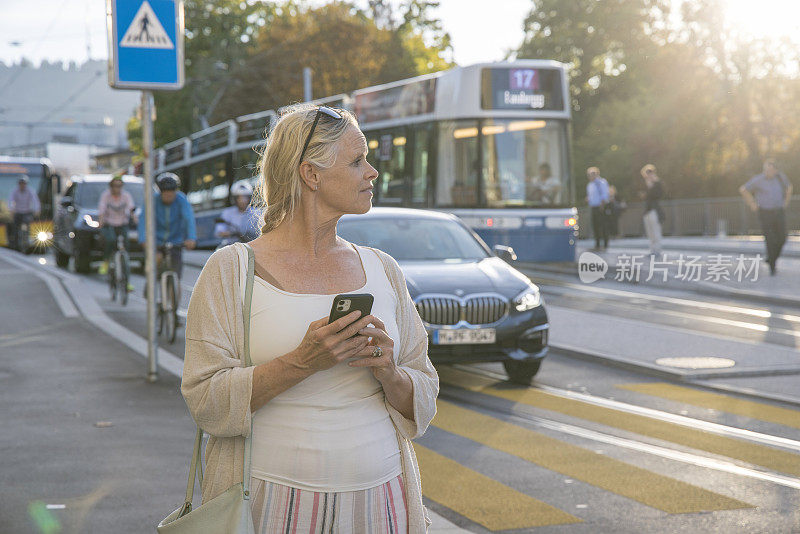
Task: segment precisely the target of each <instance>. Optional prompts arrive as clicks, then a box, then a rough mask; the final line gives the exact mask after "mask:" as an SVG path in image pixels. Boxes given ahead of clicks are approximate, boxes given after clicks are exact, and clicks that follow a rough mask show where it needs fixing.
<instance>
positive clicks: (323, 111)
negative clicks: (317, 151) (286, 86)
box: [300, 106, 342, 163]
mask: <svg viewBox="0 0 800 534" xmlns="http://www.w3.org/2000/svg"><path fill="white" fill-rule="evenodd" d="M322 115H325V116H326V117H328V118H331V119H333V120H336V121H339V120H342V114H341V113H339V112H338V111H336V110H335V109H331V108H329V107H327V106H320V107H318V108H317V114H316V115H315V116H314V124H312V125H311V130H310V131H309V132H308V137H306V142H305V144H304V145H303V151H302V152H300V163H303V156H305V155H306V150H308V144H309V143H310V142H311V137H312V136H313V135H314V130H315V129H316V127H317V123H318V122H319V119H320V117H321V116H322Z"/></svg>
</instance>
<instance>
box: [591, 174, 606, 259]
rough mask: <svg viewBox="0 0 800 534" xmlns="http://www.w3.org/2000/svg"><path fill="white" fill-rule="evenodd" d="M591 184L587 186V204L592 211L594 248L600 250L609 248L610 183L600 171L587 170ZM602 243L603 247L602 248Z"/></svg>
mask: <svg viewBox="0 0 800 534" xmlns="http://www.w3.org/2000/svg"><path fill="white" fill-rule="evenodd" d="M586 176H587V177H588V178H589V183H587V184H586V202H587V203H588V204H589V208H590V209H591V210H592V233H593V234H594V246H595V248H596V249H598V250H605V249H607V248H608V224H606V214H605V205H606V204H607V203H608V201H609V198H610V197H609V195H608V182H607V181H606V180H605V178H603V177H602V176H600V169H598V168H597V167H589V168H588V169H586ZM601 243H602V247H601Z"/></svg>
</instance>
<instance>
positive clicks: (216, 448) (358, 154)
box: [181, 105, 439, 534]
mask: <svg viewBox="0 0 800 534" xmlns="http://www.w3.org/2000/svg"><path fill="white" fill-rule="evenodd" d="M366 155H367V142H366V139H365V137H364V135H363V133H361V130H359V128H358V123H357V122H356V119H355V117H354V116H353V115H352V114H351V113H349V112H347V111H344V110H338V109H332V108H327V107H316V106H309V105H300V106H296V107H294V108H290V109H289V110H288V111H287V112H285V113H284V114H282V115H281V117H280V118H279V120H278V122H277V124H276V126H275V128H274V129H273V131H272V133H271V134H270V136H269V139H268V140H267V146H266V148H265V150H264V153H263V155H262V158H261V162H260V164H259V167H260V184H259V189H260V194H259V195H258V197H259V198H261V199H264V201H265V202H266V205H267V209H266V211H265V212H264V225H263V227H262V235H261V236H260V237H258V238H256V239H255V240H253V241H251V242H250V243H248V244H244V243H235V244H233V245H229V246H226V247H223V248H221V249H220V250H218V251H216V252H215V253H214V254H213V255H212V256H211V257H210V258H209V260H208V262H207V263H206V265H205V267H204V268H203V270H202V272H201V274H200V277H199V278H198V280H197V283H196V285H195V287H194V291H193V293H192V298H191V301H190V304H189V310H188V314H187V321H186V322H187V325H186V355H185V360H184V370H183V380H182V384H181V391H182V393H183V396H184V398H185V399H186V403H187V405H188V407H189V410H190V412H191V414H192V416H193V417H194V419H195V421H196V422H197V424H198V425H199V426H200V427H201V428H202V429H204V430H205V431H206V432H208V433H209V434H210V437H209V441H208V445H207V447H206V471H205V478H204V480H203V484H202V491H203V503H206V502H208V501H209V500H210V499H212V498H214V497H216V496H218V495H221V494H222V493H223V492H225V491H226V490H227V489H228V488H229V487H231V486H232V485H234V484H237V483H239V482H240V481H241V476H242V471H243V469H244V444H245V437H246V436H248V435H251V445H252V448H251V451H252V454H251V470H250V473H249V474H250V477H251V482H252V483H251V486H250V496H251V499H250V504H251V510H252V514H253V521H254V524H255V530H256V532H259V533H267V532H270V533H271V532H290V531H291V532H317V531H319V529H320V528H321V529H322V530H324V531H325V532H328V531H332V532H333V531H335V532H366V531H370V532H375V533H379V534H382V533H389V532H397V533H399V532H409V533H412V534H418V533H419V534H421V533H424V532H425V530H426V523H428V521H427V517H426V514H425V507H424V506H423V503H422V490H421V484H420V479H419V468H418V465H417V461H416V457H415V455H414V449H413V447H412V446H411V442H410V440H411V439H413V438H416V437H418V436H420V435H422V433H424V432H425V430H426V428H427V427H428V424H429V423H430V421H431V419H432V418H433V415H434V413H435V411H436V396H437V394H438V390H439V380H438V376H437V374H436V371H435V369H434V368H433V365H432V364H431V362H430V359H429V358H428V338H427V334H426V331H425V327H424V326H423V323H422V321H421V319H420V317H419V314H418V313H417V311H416V308H415V306H414V303H413V301H412V300H411V298H410V296H409V293H408V290H407V288H406V283H405V279H404V278H403V274H402V271H401V270H400V268H399V266H398V264H397V262H396V261H395V260H394V259H393V258H391V257H390V256H388V255H387V254H386V253H384V252H381V251H379V250H375V249H372V248H368V247H361V246H356V245H353V244H352V243H349V242H347V241H345V240H344V239H342V238H341V237H339V236H338V235H337V233H336V229H337V221H338V220H339V218H340V217H341V216H342V215H344V214H348V213H349V214H362V213H366V212H367V211H369V209H370V208H371V205H372V184H373V181H374V180H375V179H376V178H377V176H378V173H377V171H376V170H375V168H374V167H372V166H371V165H370V164H369V163H368V162H367V160H366ZM248 247H250V248H251V249H252V252H253V255H254V258H255V274H256V277H255V283H254V284H253V288H252V309H251V312H250V321H251V323H250V329H249V332H250V355H251V359H252V363H253V365H252V366H249V367H245V366H244V364H243V358H244V356H243V353H244V320H243V317H242V304H243V293H244V282H245V279H246V273H247V258H248V254H249V251H248ZM341 293H370V294H372V295H373V296H374V304H373V307H372V312H371V314H370V315H365V316H363V317H361V316H359V313H358V312H354V313H350V314H349V315H347V316H345V317H343V318H341V319H339V320H337V321H335V322H333V323H331V324H328V316H329V312H330V310H331V306H332V304H333V301H334V297H335V296H336V295H337V294H341ZM369 325H372V326H369ZM251 424H252V427H251ZM251 428H252V434H251ZM286 507H290V508H291V510H292V513H289V514H287V513H286Z"/></svg>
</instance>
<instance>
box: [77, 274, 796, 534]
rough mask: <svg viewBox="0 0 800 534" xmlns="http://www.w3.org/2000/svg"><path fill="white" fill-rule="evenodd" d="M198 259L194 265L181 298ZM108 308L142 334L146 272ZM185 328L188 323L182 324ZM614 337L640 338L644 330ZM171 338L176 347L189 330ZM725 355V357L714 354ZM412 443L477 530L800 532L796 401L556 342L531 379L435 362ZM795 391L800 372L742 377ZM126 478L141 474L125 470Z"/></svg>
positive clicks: (656, 316)
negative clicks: (579, 356)
mask: <svg viewBox="0 0 800 534" xmlns="http://www.w3.org/2000/svg"><path fill="white" fill-rule="evenodd" d="M198 273H199V271H198V269H196V268H193V267H189V266H187V267H185V271H184V278H183V282H184V294H183V296H182V306H183V307H185V306H186V305H187V303H188V297H189V294H190V289H191V285H192V284H193V282H194V280H196V277H197V275H198ZM87 278H88V279H89V280H90V281H91V283H90V287H91V291H92V294H93V295H96V298H97V301H98V303H99V304H100V305H101V307H102V308H103V309H104V311H106V313H107V314H108V315H109V316H110V317H112V318H113V319H115V320H116V321H118V322H119V323H121V324H123V325H124V326H125V327H127V328H129V329H131V330H132V331H134V332H136V333H138V334H139V335H144V334H145V332H146V329H145V321H144V319H143V316H142V315H143V314H142V310H143V300H142V299H141V298H140V297H139V296H140V295H141V294H142V291H141V288H142V285H143V280H142V277H141V276H136V277H134V285H136V286H137V291H136V295H139V296H136V297H134V298H132V299H131V302H130V303H129V305H128V307H126V308H122V307H120V306H119V305H117V304H114V303H111V302H109V301H108V297H107V295H105V294H104V292H105V287H104V283H103V280H102V278H101V277H99V276H98V275H96V274H93V275H89V276H88V277H87ZM540 283H542V284H543V285H542V289H543V293H544V296H545V300H546V302H547V303H550V304H553V305H558V306H562V307H568V308H572V309H580V310H582V311H588V312H591V313H596V314H601V313H602V314H611V315H615V316H620V317H626V318H636V319H637V320H640V321H647V322H652V323H653V324H666V325H669V326H671V327H673V328H675V329H679V330H685V331H686V332H704V333H710V334H714V335H717V336H725V337H729V338H731V339H742V340H748V341H755V342H761V343H770V344H775V345H780V346H783V347H796V346H797V344H796V343H797V341H798V335H800V334H799V333H798V331H800V310H793V309H789V308H779V307H765V306H763V305H758V306H756V305H748V304H747V303H742V302H740V301H737V302H734V301H730V300H726V299H720V298H713V297H708V296H698V295H693V294H691V293H681V292H676V291H668V290H666V289H653V288H647V289H644V288H641V289H638V290H631V291H617V292H613V291H603V290H601V289H600V288H594V287H593V288H586V287H584V288H581V287H574V286H571V285H569V284H565V283H564V282H563V281H559V280H549V281H548V280H544V279H542V280H540ZM180 333H181V334H182V331H181V332H180ZM609 335H625V336H635V335H636V332H635V331H630V332H614V333H609ZM162 346H164V347H165V348H167V349H168V350H170V351H171V352H173V353H174V354H176V355H178V356H181V357H182V352H183V350H182V347H183V339H182V338H181V337H180V335H179V339H178V340H176V342H175V344H174V345H172V346H169V345H168V344H165V343H162ZM720 356H724V355H720ZM439 372H440V377H441V383H442V388H441V395H440V398H439V403H438V414H437V416H436V418H435V419H434V421H433V424H432V426H431V428H430V430H429V431H428V432H427V433H426V434H425V435H424V436H423V437H422V438H421V439H419V440H417V442H416V445H415V447H416V451H417V455H418V457H419V460H420V468H421V473H422V477H423V486H424V487H423V491H424V495H425V498H426V504H428V506H429V507H430V508H431V509H432V510H434V511H435V512H437V513H438V514H440V515H441V516H443V517H444V518H446V519H447V520H449V521H450V522H452V523H453V524H455V525H458V526H459V527H461V528H463V529H465V530H467V531H470V532H498V531H500V532H536V533H551V532H552V533H563V532H569V533H573V532H574V533H598V532H600V533H605V532H608V533H627V532H630V533H641V532H663V533H679V532H680V533H685V532H690V533H694V532H725V533H739V532H741V533H745V532H746V533H753V532H764V533H777V532H800V406H798V405H789V404H781V403H776V402H772V401H769V400H766V399H759V398H757V397H753V396H748V397H744V396H738V395H732V394H724V393H720V392H717V391H711V390H708V389H705V388H702V387H698V386H695V385H691V384H684V383H680V384H679V383H671V382H666V381H664V380H658V379H654V378H652V377H650V376H647V375H644V374H637V373H633V372H629V371H623V370H619V369H616V368H613V367H608V366H604V365H601V364H598V363H589V362H585V361H579V360H576V359H573V358H569V357H566V356H564V355H561V354H559V353H558V352H555V351H554V352H553V353H551V354H550V355H549V356H548V358H547V360H546V361H545V362H544V365H543V366H542V370H541V371H540V373H539V375H538V376H537V377H536V381H535V384H534V386H532V387H529V388H525V387H518V386H513V385H510V384H509V383H508V382H506V381H505V375H504V373H503V371H502V366H500V365H499V364H480V365H456V366H440V367H439ZM741 383H742V385H743V386H747V385H748V384H757V383H769V384H770V386H772V387H775V388H779V389H781V388H782V389H785V390H787V391H789V390H792V389H794V390H796V389H797V385H798V384H799V383H800V380H798V379H797V375H792V376H776V377H758V378H749V379H746V380H745V379H742V380H741ZM131 475H133V473H131Z"/></svg>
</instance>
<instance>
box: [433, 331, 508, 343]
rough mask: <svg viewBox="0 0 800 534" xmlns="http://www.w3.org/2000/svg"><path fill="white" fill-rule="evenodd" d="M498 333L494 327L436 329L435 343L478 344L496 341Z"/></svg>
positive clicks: (434, 334)
mask: <svg viewBox="0 0 800 534" xmlns="http://www.w3.org/2000/svg"><path fill="white" fill-rule="evenodd" d="M496 337H497V333H496V331H495V329H494V328H458V329H448V330H435V331H434V333H433V343H434V344H435V345H478V344H485V343H494V342H495V339H496Z"/></svg>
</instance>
